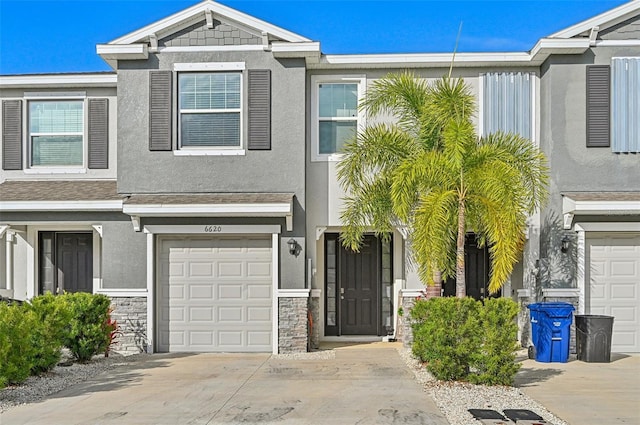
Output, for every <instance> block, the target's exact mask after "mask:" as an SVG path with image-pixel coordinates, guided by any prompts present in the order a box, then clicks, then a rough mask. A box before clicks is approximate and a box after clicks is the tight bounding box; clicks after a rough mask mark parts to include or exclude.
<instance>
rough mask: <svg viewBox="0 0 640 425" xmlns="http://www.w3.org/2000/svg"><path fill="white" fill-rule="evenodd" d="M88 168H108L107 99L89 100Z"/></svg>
mask: <svg viewBox="0 0 640 425" xmlns="http://www.w3.org/2000/svg"><path fill="white" fill-rule="evenodd" d="M89 168H93V169H105V168H109V99H89Z"/></svg>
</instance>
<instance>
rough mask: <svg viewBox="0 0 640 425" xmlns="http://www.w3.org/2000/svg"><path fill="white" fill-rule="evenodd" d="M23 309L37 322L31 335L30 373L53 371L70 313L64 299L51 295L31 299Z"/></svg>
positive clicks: (57, 360) (62, 343)
mask: <svg viewBox="0 0 640 425" xmlns="http://www.w3.org/2000/svg"><path fill="white" fill-rule="evenodd" d="M25 308H27V309H28V310H30V311H32V312H33V314H34V315H35V319H36V322H37V325H36V326H35V327H34V328H33V331H32V333H31V345H32V346H33V348H34V349H35V356H34V361H33V368H32V373H33V374H39V373H42V372H46V371H48V370H51V369H53V367H54V366H55V365H57V364H58V362H59V361H60V356H61V350H62V347H63V346H64V337H65V330H66V327H67V325H68V323H69V320H70V319H71V311H70V310H69V306H68V303H67V299H66V298H65V297H60V296H56V295H52V294H46V295H40V296H37V297H35V298H33V299H32V300H31V302H30V303H28V304H25Z"/></svg>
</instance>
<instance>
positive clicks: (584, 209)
mask: <svg viewBox="0 0 640 425" xmlns="http://www.w3.org/2000/svg"><path fill="white" fill-rule="evenodd" d="M574 202H575V214H580V215H620V214H640V201H574Z"/></svg>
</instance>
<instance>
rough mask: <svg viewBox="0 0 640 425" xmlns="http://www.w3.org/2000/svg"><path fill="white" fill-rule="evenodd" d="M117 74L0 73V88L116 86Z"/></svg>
mask: <svg viewBox="0 0 640 425" xmlns="http://www.w3.org/2000/svg"><path fill="white" fill-rule="evenodd" d="M117 83H118V76H117V74H106V73H99V74H42V75H0V88H13V87H16V88H17V87H20V88H35V87H50V88H56V87H60V88H69V87H82V88H84V87H116V85H117Z"/></svg>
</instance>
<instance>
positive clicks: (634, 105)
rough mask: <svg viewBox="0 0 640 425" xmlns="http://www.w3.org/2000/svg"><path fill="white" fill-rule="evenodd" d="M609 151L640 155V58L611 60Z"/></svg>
mask: <svg viewBox="0 0 640 425" xmlns="http://www.w3.org/2000/svg"><path fill="white" fill-rule="evenodd" d="M611 147H612V150H613V152H640V58H613V59H612V60H611Z"/></svg>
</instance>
